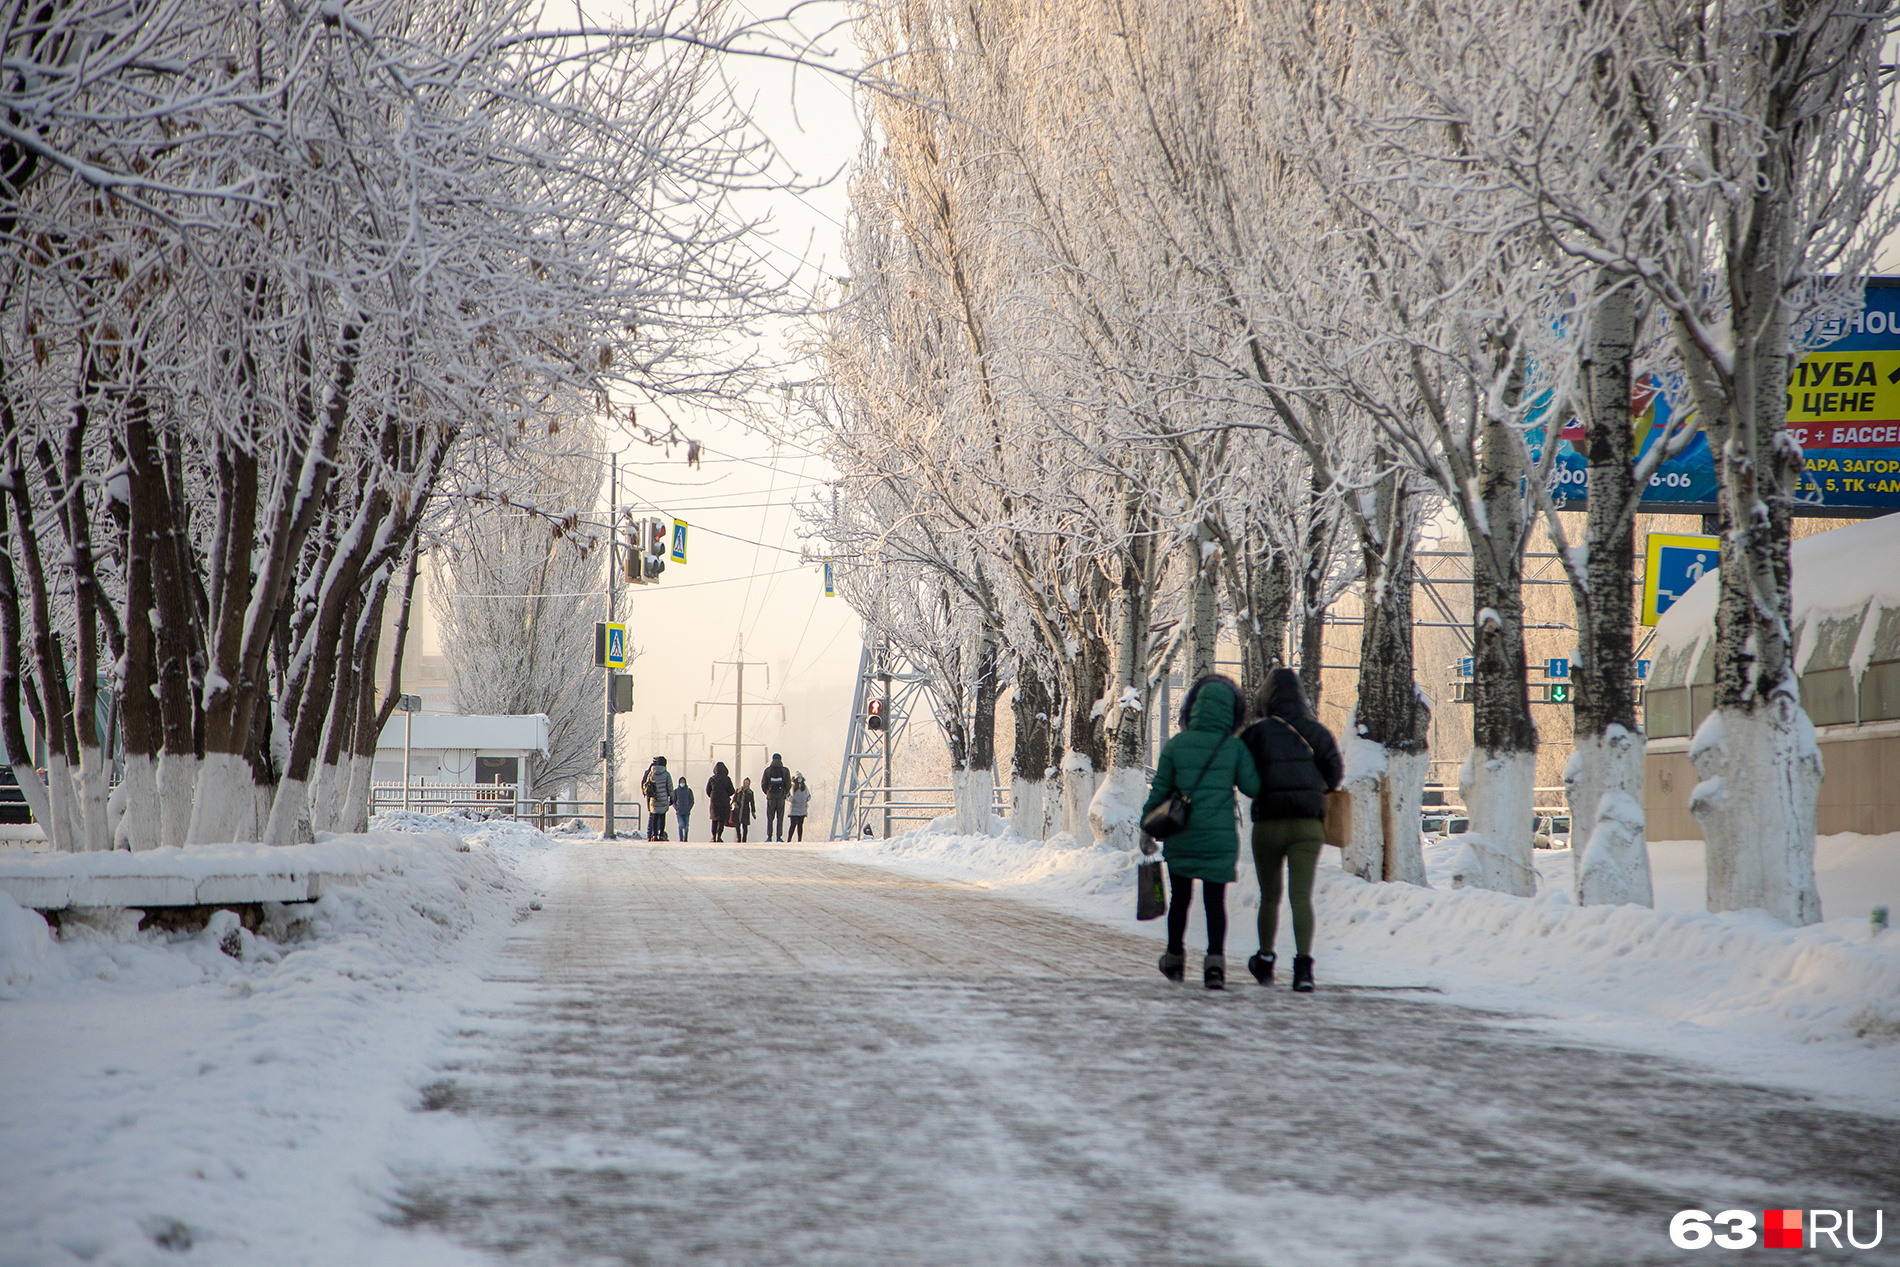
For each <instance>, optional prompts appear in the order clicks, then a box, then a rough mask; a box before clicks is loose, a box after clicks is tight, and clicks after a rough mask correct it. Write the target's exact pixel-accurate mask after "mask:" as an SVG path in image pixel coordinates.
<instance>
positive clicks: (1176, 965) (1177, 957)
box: [1161, 950, 1187, 981]
mask: <svg viewBox="0 0 1900 1267" xmlns="http://www.w3.org/2000/svg"><path fill="white" fill-rule="evenodd" d="M1161 975H1162V976H1164V977H1166V978H1167V979H1168V980H1170V981H1179V980H1181V979H1182V978H1183V977H1185V976H1187V954H1186V953H1185V952H1183V951H1179V950H1170V951H1168V952H1166V953H1165V954H1163V955H1162V956H1161Z"/></svg>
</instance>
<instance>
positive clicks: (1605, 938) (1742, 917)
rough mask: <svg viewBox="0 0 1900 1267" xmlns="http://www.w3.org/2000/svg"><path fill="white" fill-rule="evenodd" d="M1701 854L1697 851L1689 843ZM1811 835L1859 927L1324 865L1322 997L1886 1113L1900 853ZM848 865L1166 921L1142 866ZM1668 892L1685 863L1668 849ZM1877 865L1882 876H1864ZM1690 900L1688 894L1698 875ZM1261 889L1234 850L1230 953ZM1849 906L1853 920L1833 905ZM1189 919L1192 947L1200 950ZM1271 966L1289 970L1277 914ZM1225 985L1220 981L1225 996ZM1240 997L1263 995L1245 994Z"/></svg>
mask: <svg viewBox="0 0 1900 1267" xmlns="http://www.w3.org/2000/svg"><path fill="white" fill-rule="evenodd" d="M1692 843H1693V849H1694V852H1695V854H1696V855H1699V854H1700V852H1701V845H1700V842H1692ZM1874 843H1877V844H1878V845H1879V846H1880V847H1879V848H1870V847H1869V846H1870V842H1869V841H1868V840H1867V838H1865V837H1848V838H1843V839H1840V840H1838V841H1837V840H1835V839H1832V838H1823V839H1822V840H1821V842H1820V845H1819V848H1818V849H1817V853H1816V868H1817V872H1818V873H1819V874H1820V876H1821V884H1822V889H1823V892H1824V894H1825V893H1826V892H1827V891H1828V890H1829V889H1830V879H1831V876H1830V868H1831V867H1833V866H1835V865H1839V866H1840V867H1841V868H1842V870H1843V873H1844V874H1845V875H1847V876H1851V878H1852V881H1853V883H1854V884H1855V885H1856V886H1857V889H1858V897H1859V902H1857V903H1855V905H1857V906H1858V907H1859V913H1856V914H1853V915H1843V916H1840V917H1837V918H1832V919H1829V920H1827V921H1826V922H1824V923H1820V924H1815V925H1811V926H1809V927H1806V928H1792V927H1789V926H1788V925H1785V924H1783V923H1781V922H1779V921H1777V920H1775V919H1773V918H1772V917H1770V916H1768V915H1767V914H1766V913H1764V912H1760V911H1741V912H1731V913H1726V914H1722V915H1711V914H1709V913H1707V912H1705V911H1701V910H1651V909H1648V908H1645V907H1638V906H1592V907H1581V908H1580V907H1578V906H1576V905H1575V904H1574V903H1572V901H1571V900H1570V897H1569V895H1568V881H1569V871H1570V866H1571V861H1570V854H1569V851H1567V850H1562V851H1540V853H1539V855H1538V858H1537V861H1538V864H1539V871H1540V876H1539V896H1536V897H1530V898H1520V897H1512V896H1510V895H1508V894H1502V893H1495V892H1485V891H1479V890H1472V889H1460V890H1452V889H1450V888H1449V887H1442V886H1448V885H1449V883H1450V871H1451V868H1452V864H1453V860H1454V859H1455V856H1456V854H1457V850H1458V845H1457V843H1456V842H1455V841H1453V842H1451V843H1440V844H1437V845H1434V846H1430V847H1428V848H1427V849H1426V865H1427V872H1428V875H1429V877H1430V879H1431V882H1432V883H1433V884H1434V885H1439V886H1441V887H1436V888H1419V887H1416V886H1413V885H1407V884H1370V883H1367V882H1365V881H1363V880H1360V879H1358V878H1356V877H1353V876H1348V875H1345V874H1344V873H1342V872H1341V871H1340V870H1339V869H1338V854H1337V852H1336V851H1334V850H1331V849H1328V850H1326V851H1325V853H1324V856H1323V859H1322V862H1321V867H1320V872H1319V882H1318V884H1317V886H1316V889H1315V893H1314V907H1315V913H1316V916H1317V921H1318V932H1317V934H1316V937H1315V945H1314V955H1315V959H1316V960H1317V962H1318V967H1319V977H1320V984H1321V988H1322V989H1323V988H1325V986H1326V985H1327V984H1328V983H1334V984H1348V983H1350V984H1360V985H1388V986H1429V987H1433V988H1434V989H1436V990H1439V991H1442V992H1443V994H1442V997H1444V998H1445V999H1447V1000H1450V1001H1453V1002H1458V1003H1465V1004H1470V1005H1474V1006H1480V1007H1502V1008H1507V1009H1510V1010H1513V1011H1519V1010H1521V1011H1524V1012H1526V1013H1529V1014H1532V1015H1536V1016H1541V1017H1545V1018H1548V1019H1549V1020H1550V1021H1551V1022H1553V1023H1556V1024H1559V1025H1560V1026H1562V1027H1564V1028H1566V1029H1567V1030H1569V1031H1570V1032H1573V1033H1575V1034H1576V1035H1577V1036H1579V1037H1582V1038H1586V1039H1595V1040H1601V1041H1607V1042H1613V1043H1616V1044H1619V1045H1633V1046H1638V1047H1642V1048H1645V1049H1649V1050H1655V1051H1660V1052H1664V1053H1666V1054H1671V1055H1676V1056H1680V1057H1683V1058H1686V1059H1693V1060H1699V1061H1704V1062H1710V1063H1715V1064H1718V1065H1721V1066H1723V1067H1725V1068H1727V1069H1729V1070H1730V1071H1732V1072H1735V1073H1739V1074H1743V1075H1745V1076H1748V1077H1753V1078H1759V1079H1762V1080H1765V1081H1771V1082H1774V1083H1777V1084H1780V1085H1789V1086H1796V1087H1799V1088H1801V1089H1803V1090H1807V1091H1811V1092H1813V1093H1815V1094H1819V1095H1826V1096H1828V1097H1831V1098H1836V1099H1841V1100H1845V1101H1852V1102H1854V1103H1856V1104H1861V1105H1868V1106H1870V1105H1879V1106H1881V1107H1882V1109H1883V1111H1885V1112H1889V1113H1891V1112H1892V1111H1893V1107H1892V1105H1893V1089H1894V1087H1895V1086H1896V1085H1900V931H1890V932H1887V933H1884V934H1881V935H1879V936H1878V937H1876V936H1874V935H1873V934H1872V933H1871V932H1870V930H1869V925H1868V921H1867V918H1866V915H1865V913H1864V912H1865V910H1866V905H1865V903H1866V902H1867V900H1868V899H1867V893H1868V892H1869V891H1871V890H1876V889H1877V890H1880V892H1877V893H1875V894H1874V896H1873V897H1872V901H1873V902H1876V903H1878V902H1883V901H1886V900H1888V898H1887V897H1886V896H1883V894H1890V895H1891V896H1892V898H1893V900H1894V903H1895V905H1896V906H1897V907H1900V836H1894V837H1886V838H1882V839H1881V840H1879V841H1878V842H1874ZM837 848H838V850H839V852H840V853H841V855H842V856H844V857H846V858H849V859H852V860H855V861H863V862H869V863H874V864H878V865H883V866H888V867H894V868H898V869H901V870H904V871H906V872H909V873H911V874H915V875H919V876H925V877H929V878H934V879H946V880H959V881H963V882H966V883H970V884H974V885H977V886H980V887H982V888H985V889H990V890H993V891H995V892H998V893H1000V894H1004V895H1007V896H1010V897H1015V898H1020V899H1023V900H1027V901H1031V902H1034V903H1036V904H1037V905H1041V906H1045V907H1049V908H1053V909H1057V910H1062V911H1065V912H1068V913H1070V914H1075V915H1081V916H1084V917H1087V918H1091V919H1095V920H1099V921H1101V922H1103V923H1105V924H1109V925H1112V926H1116V927H1123V928H1134V929H1139V930H1141V931H1144V932H1147V933H1148V934H1149V935H1151V936H1153V937H1155V938H1157V939H1161V938H1163V937H1165V935H1166V934H1165V929H1164V927H1163V922H1162V921H1159V920H1157V921H1153V922H1151V923H1144V924H1138V923H1137V922H1136V921H1135V919H1134V862H1135V859H1134V856H1133V855H1132V854H1129V853H1126V852H1115V851H1108V850H1102V849H1097V848H1096V847H1094V845H1093V844H1091V843H1078V842H1076V841H1075V840H1073V839H1071V838H1069V837H1066V836H1064V837H1057V838H1055V839H1053V840H1051V841H1049V842H1047V843H1037V842H1031V841H1024V840H1021V839H1019V838H1017V837H1014V836H1010V835H1008V834H1006V832H1004V831H1003V830H1002V825H1001V823H1000V822H999V823H998V824H997V833H996V834H993V835H991V836H988V837H980V836H954V835H950V834H949V833H948V832H947V831H946V830H945V824H943V823H938V824H932V825H931V826H929V827H926V828H923V829H921V830H919V831H916V832H912V833H909V834H907V835H905V836H901V837H898V838H895V839H893V840H891V841H890V842H888V843H885V842H882V841H868V840H867V841H852V842H843V843H841V844H839V845H838V846H837ZM1665 848H1666V851H1667V853H1668V858H1669V866H1668V869H1667V870H1668V873H1669V874H1670V875H1671V876H1672V878H1678V879H1679V884H1678V886H1677V887H1678V888H1679V889H1680V888H1686V887H1688V885H1687V884H1686V883H1682V882H1680V877H1681V873H1682V872H1684V871H1685V870H1686V869H1687V868H1688V866H1689V863H1688V861H1687V857H1688V851H1687V850H1686V849H1685V848H1681V847H1677V846H1676V845H1675V844H1673V843H1671V844H1669V845H1668V846H1666V847H1665ZM1870 859H1874V861H1870ZM1694 887H1695V889H1697V890H1698V891H1699V889H1700V877H1699V874H1698V875H1697V877H1696V878H1695V883H1694ZM1259 903H1260V888H1259V884H1258V882H1257V880H1256V879H1255V877H1254V874H1253V870H1252V867H1251V860H1250V858H1249V857H1248V852H1247V850H1246V849H1244V848H1243V849H1242V851H1241V862H1240V875H1239V879H1238V881H1237V882H1236V883H1235V884H1234V885H1233V886H1231V888H1230V890H1229V895H1228V915H1229V931H1228V942H1227V952H1228V954H1229V955H1230V956H1231V957H1234V958H1235V960H1236V961H1237V960H1238V958H1239V957H1242V956H1244V955H1246V954H1248V953H1251V952H1252V950H1253V948H1254V943H1255V937H1254V927H1253V924H1254V917H1255V915H1256V914H1257V912H1258V910H1259ZM1843 905H1846V903H1843ZM1201 927H1202V926H1201V921H1200V915H1199V910H1198V903H1197V905H1196V913H1195V916H1194V921H1193V924H1192V926H1191V928H1190V933H1189V938H1188V948H1189V949H1190V951H1194V950H1198V949H1199V948H1200V947H1201V946H1204V945H1205V944H1206V943H1205V937H1204V933H1203V932H1202V931H1201ZM1279 951H1280V955H1281V958H1282V961H1283V962H1285V961H1287V960H1289V959H1290V957H1291V953H1292V929H1291V916H1290V913H1289V912H1287V911H1284V910H1283V911H1282V913H1281V918H1280V931H1279ZM1231 980H1232V974H1230V981H1231ZM1239 984H1240V985H1243V986H1245V987H1246V988H1256V987H1255V986H1254V984H1253V982H1252V981H1251V980H1248V979H1246V978H1245V977H1244V975H1243V977H1242V978H1241V980H1240V983H1239Z"/></svg>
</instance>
